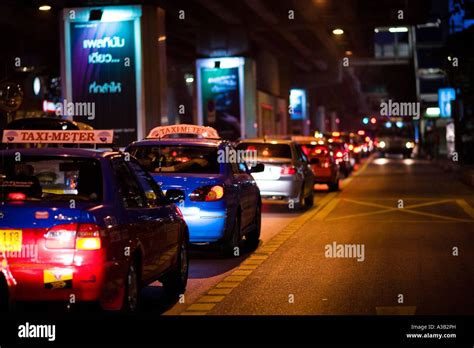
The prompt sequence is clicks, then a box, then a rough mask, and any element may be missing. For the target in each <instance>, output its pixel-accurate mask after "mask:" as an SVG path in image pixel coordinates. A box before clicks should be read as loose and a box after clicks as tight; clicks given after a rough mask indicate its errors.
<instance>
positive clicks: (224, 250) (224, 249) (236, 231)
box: [221, 212, 241, 258]
mask: <svg viewBox="0 0 474 348" xmlns="http://www.w3.org/2000/svg"><path fill="white" fill-rule="evenodd" d="M240 239H241V233H240V213H239V212H237V213H236V214H235V218H234V224H233V227H232V232H231V235H230V237H229V239H228V240H226V241H224V243H223V244H222V246H221V254H222V256H223V257H226V258H230V257H236V256H237V255H236V254H235V248H238V247H239V243H240Z"/></svg>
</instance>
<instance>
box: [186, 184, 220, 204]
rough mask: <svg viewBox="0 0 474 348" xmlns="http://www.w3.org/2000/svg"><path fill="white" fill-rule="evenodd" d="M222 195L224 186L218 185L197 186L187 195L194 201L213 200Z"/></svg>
mask: <svg viewBox="0 0 474 348" xmlns="http://www.w3.org/2000/svg"><path fill="white" fill-rule="evenodd" d="M222 197H224V188H223V187H222V186H220V185H215V186H204V187H199V188H197V189H195V190H194V191H193V192H192V193H191V194H190V195H189V199H190V200H191V201H194V202H196V201H197V202H213V201H218V200H219V199H221V198H222Z"/></svg>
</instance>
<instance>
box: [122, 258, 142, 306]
mask: <svg viewBox="0 0 474 348" xmlns="http://www.w3.org/2000/svg"><path fill="white" fill-rule="evenodd" d="M138 283H139V282H138V273H137V265H136V262H131V263H130V265H129V266H128V271H127V276H126V278H125V292H124V296H123V304H122V312H136V311H137V309H138V303H139V297H140V289H139V285H138Z"/></svg>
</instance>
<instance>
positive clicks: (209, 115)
mask: <svg viewBox="0 0 474 348" xmlns="http://www.w3.org/2000/svg"><path fill="white" fill-rule="evenodd" d="M201 93H202V94H201V95H202V115H203V122H204V124H205V125H207V126H211V127H213V128H215V129H217V131H218V132H219V134H220V135H221V136H222V137H224V138H226V139H232V140H234V139H238V138H239V137H240V114H241V110H240V86H239V68H237V67H234V68H224V69H221V68H206V67H203V68H201Z"/></svg>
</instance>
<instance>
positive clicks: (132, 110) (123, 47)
mask: <svg viewBox="0 0 474 348" xmlns="http://www.w3.org/2000/svg"><path fill="white" fill-rule="evenodd" d="M92 13H93V9H65V10H64V15H65V17H64V22H65V28H64V33H65V35H64V36H65V37H64V39H65V51H66V52H65V58H66V59H65V65H66V95H65V99H66V100H68V101H72V102H73V103H83V104H84V105H87V104H93V105H94V107H95V115H94V117H92V118H91V117H89V118H88V119H87V120H86V119H83V118H82V117H81V116H78V115H65V116H69V118H73V119H74V120H75V121H80V122H86V123H88V124H90V125H91V126H92V127H94V128H96V129H113V130H114V133H115V134H116V142H117V144H119V145H127V144H129V143H130V142H132V141H134V140H136V139H137V137H139V136H140V135H143V131H144V130H143V129H140V128H143V125H142V124H141V123H140V122H138V120H139V119H140V118H139V102H138V101H139V100H140V96H139V92H140V86H139V83H137V82H138V81H139V80H140V78H139V75H138V72H139V65H140V63H139V62H140V59H139V57H140V37H139V36H140V23H139V20H140V16H141V8H140V7H139V6H120V7H104V8H102V9H101V10H100V15H99V17H98V18H92V17H93V16H92ZM91 18H92V19H91Z"/></svg>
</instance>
